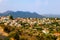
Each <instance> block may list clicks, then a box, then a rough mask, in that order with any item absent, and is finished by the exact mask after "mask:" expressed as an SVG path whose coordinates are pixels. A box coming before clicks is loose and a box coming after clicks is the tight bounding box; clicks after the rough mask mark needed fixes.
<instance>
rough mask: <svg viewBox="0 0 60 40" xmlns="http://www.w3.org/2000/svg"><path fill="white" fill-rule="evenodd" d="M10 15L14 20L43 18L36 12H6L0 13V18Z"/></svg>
mask: <svg viewBox="0 0 60 40" xmlns="http://www.w3.org/2000/svg"><path fill="white" fill-rule="evenodd" d="M8 15H12V16H13V17H14V18H17V17H21V18H44V16H42V15H39V14H37V13H36V12H33V13H31V12H24V11H16V12H14V11H6V12H4V13H0V16H8Z"/></svg>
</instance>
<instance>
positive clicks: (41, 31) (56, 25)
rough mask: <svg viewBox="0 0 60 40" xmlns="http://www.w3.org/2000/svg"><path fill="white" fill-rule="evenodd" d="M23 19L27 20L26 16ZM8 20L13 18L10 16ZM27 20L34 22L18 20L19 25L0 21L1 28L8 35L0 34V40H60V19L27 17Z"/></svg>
mask: <svg viewBox="0 0 60 40" xmlns="http://www.w3.org/2000/svg"><path fill="white" fill-rule="evenodd" d="M23 19H25V20H27V18H23ZM10 20H15V19H13V18H12V16H11V17H10ZM28 20H31V21H32V22H34V21H36V22H35V23H33V24H31V23H29V22H28V21H26V22H23V21H18V22H17V23H19V24H20V25H21V26H19V27H18V26H14V25H13V26H10V25H5V24H4V23H5V22H1V23H0V27H1V29H3V31H4V32H5V33H7V35H8V36H4V35H2V34H0V40H60V19H55V18H54V19H51V18H49V19H48V18H46V19H39V18H34V19H30V18H28ZM43 20H44V21H43ZM31 21H30V22H31ZM38 21H39V22H38ZM0 31H1V30H0ZM3 34H4V33H3ZM2 36H4V38H3V39H2V38H1V37H2Z"/></svg>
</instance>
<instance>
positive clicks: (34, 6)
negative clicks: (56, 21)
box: [0, 0, 60, 14]
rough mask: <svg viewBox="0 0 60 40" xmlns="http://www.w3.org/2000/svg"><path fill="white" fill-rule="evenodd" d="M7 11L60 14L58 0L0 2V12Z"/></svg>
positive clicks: (2, 0) (9, 0)
mask: <svg viewBox="0 0 60 40" xmlns="http://www.w3.org/2000/svg"><path fill="white" fill-rule="evenodd" d="M7 10H12V11H30V12H37V13H39V14H60V0H0V12H4V11H7Z"/></svg>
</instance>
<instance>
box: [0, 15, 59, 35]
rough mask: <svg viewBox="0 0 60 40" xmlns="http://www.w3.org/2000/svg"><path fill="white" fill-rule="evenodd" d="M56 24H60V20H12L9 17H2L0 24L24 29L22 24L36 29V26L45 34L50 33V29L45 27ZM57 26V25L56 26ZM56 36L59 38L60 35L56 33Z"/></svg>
mask: <svg viewBox="0 0 60 40" xmlns="http://www.w3.org/2000/svg"><path fill="white" fill-rule="evenodd" d="M54 22H58V24H60V20H57V18H55V19H54V20H51V19H50V18H42V19H40V18H15V19H13V20H12V19H10V18H9V16H2V17H0V24H4V25H6V26H7V25H9V26H15V27H22V24H21V23H26V24H25V25H30V28H31V27H34V25H38V26H39V27H41V28H42V29H43V30H42V32H43V33H45V34H48V33H49V30H48V29H49V28H45V27H44V26H43V25H44V24H45V25H48V24H51V23H54ZM55 26H56V25H55ZM54 35H55V36H59V35H60V33H59V32H56V33H54Z"/></svg>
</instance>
